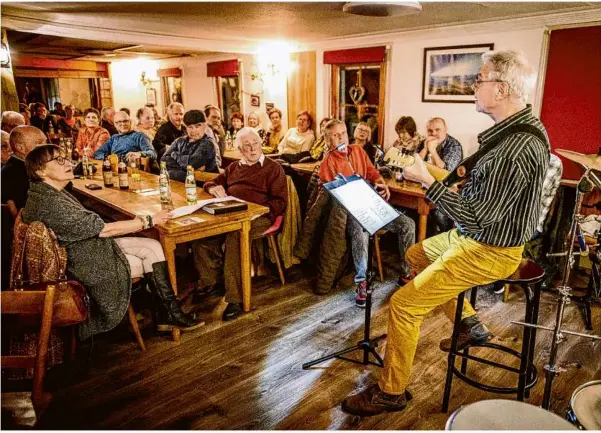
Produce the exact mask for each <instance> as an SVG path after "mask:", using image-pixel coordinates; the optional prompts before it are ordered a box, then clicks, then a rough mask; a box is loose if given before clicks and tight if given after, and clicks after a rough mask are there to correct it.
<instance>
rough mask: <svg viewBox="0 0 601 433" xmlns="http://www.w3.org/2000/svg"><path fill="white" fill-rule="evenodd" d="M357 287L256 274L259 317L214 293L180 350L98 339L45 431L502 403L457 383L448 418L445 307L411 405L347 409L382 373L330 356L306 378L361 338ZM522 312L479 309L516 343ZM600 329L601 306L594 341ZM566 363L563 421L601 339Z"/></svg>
mask: <svg viewBox="0 0 601 433" xmlns="http://www.w3.org/2000/svg"><path fill="white" fill-rule="evenodd" d="M385 259H386V262H387V263H388V264H389V265H390V266H389V267H387V269H386V271H387V276H388V278H389V280H388V281H386V282H385V283H378V284H377V286H376V290H375V295H374V297H375V307H374V314H373V329H374V332H373V335H379V334H381V333H384V332H385V331H386V323H387V313H388V307H387V300H388V298H389V297H390V295H391V294H392V293H394V291H395V290H396V287H395V285H394V281H395V280H396V277H397V272H396V271H395V270H394V269H393V267H394V265H393V263H392V261H393V259H394V257H392V256H387V255H386V256H385ZM351 285H352V279H351V276H350V275H347V276H345V278H344V279H343V280H342V282H341V285H340V286H339V289H338V290H336V291H334V292H333V293H332V294H331V295H329V296H316V295H314V294H313V292H312V291H311V284H310V281H308V280H307V279H306V278H300V279H299V278H297V281H296V282H293V283H289V284H287V285H286V286H285V287H281V286H280V284H279V282H278V280H277V278H275V277H267V278H263V279H255V280H253V293H254V296H253V306H254V310H253V311H252V312H250V313H248V314H246V315H244V316H242V317H241V318H239V319H237V320H235V321H233V322H228V323H224V322H222V321H221V320H219V316H220V313H221V311H222V309H223V307H224V305H223V304H222V303H221V301H220V300H219V299H216V298H211V300H212V302H210V303H207V304H206V305H205V306H204V311H205V316H206V317H207V325H206V326H204V327H203V328H201V329H200V330H198V331H195V332H191V333H188V334H183V335H182V342H181V344H179V345H177V344H174V343H173V342H171V341H170V340H169V338H168V337H167V336H154V335H152V332H151V329H150V327H148V328H147V329H146V332H145V337H146V346H147V351H146V352H141V351H140V350H139V349H138V348H137V346H136V344H135V341H134V339H133V337H132V336H131V335H130V334H129V333H128V332H127V328H125V327H123V328H122V329H117V330H115V331H113V332H111V333H108V334H105V335H103V336H102V337H100V338H97V339H96V341H95V347H94V351H93V357H92V360H91V363H90V370H89V375H88V378H87V379H83V380H81V381H79V382H78V383H75V384H71V385H70V386H63V387H62V388H61V389H59V390H57V391H55V392H54V399H53V401H52V403H51V405H50V407H49V408H48V410H47V412H46V414H45V416H44V418H43V419H42V421H41V425H40V428H44V429H158V428H160V429H210V430H218V429H296V430H314V429H368V430H371V429H382V430H399V429H444V425H445V422H446V420H447V418H448V415H449V414H450V413H451V412H452V411H454V410H455V409H457V408H458V407H459V406H460V405H463V404H468V403H472V402H476V401H479V400H482V399H488V398H504V397H499V396H495V395H493V394H488V393H486V392H483V391H479V390H475V389H472V388H470V387H469V386H467V385H466V384H463V383H461V382H459V381H458V380H455V381H454V383H453V394H452V398H451V406H450V411H449V414H444V413H441V412H440V403H441V399H442V390H443V383H444V375H445V367H446V356H445V355H444V354H443V353H442V352H441V351H440V350H439V349H438V343H439V340H440V339H441V338H444V337H447V336H449V335H450V333H451V325H450V323H449V322H448V320H447V319H446V317H445V316H444V314H443V313H442V311H441V310H440V309H436V310H434V311H433V312H432V313H431V314H430V315H429V316H428V317H427V318H426V320H425V322H424V325H423V327H422V330H421V338H420V342H419V347H418V350H417V355H416V359H415V365H414V368H413V379H412V383H411V385H410V387H409V389H410V390H411V391H412V393H413V395H414V399H413V401H412V402H411V403H410V404H409V406H408V408H407V409H406V410H405V411H403V412H401V413H394V414H385V415H380V416H376V417H370V418H359V417H355V416H351V415H347V414H345V413H343V412H342V411H341V409H340V402H341V401H342V400H343V399H344V397H345V396H347V395H348V394H350V393H353V392H355V391H357V390H361V389H363V388H364V387H366V386H367V385H368V384H369V383H371V382H372V381H373V380H375V378H376V377H377V374H378V370H379V369H378V368H377V367H375V366H369V367H364V366H362V365H356V364H353V363H349V362H344V361H341V360H333V361H329V362H328V363H325V364H323V365H322V366H320V367H317V368H314V369H313V370H310V371H304V370H302V369H301V364H302V363H303V362H306V361H308V360H311V359H314V358H316V357H320V356H323V355H325V354H328V353H330V352H332V351H335V350H339V349H341V348H344V347H347V346H349V345H352V344H354V343H355V342H357V341H358V340H360V339H361V337H362V329H363V328H362V324H363V310H360V309H358V308H357V307H355V306H354V294H353V292H352V291H351V290H342V288H343V287H351ZM499 298H500V295H499ZM555 306H556V302H555V295H552V294H550V293H544V295H543V299H542V301H541V308H540V323H542V324H545V325H549V326H552V325H553V323H554V315H555ZM213 307H215V308H213ZM523 308H524V302H523V296H522V295H521V293H519V292H518V290H514V291H513V292H512V295H511V298H510V302H509V303H507V304H503V303H502V302H496V303H494V302H490V297H489V298H488V299H484V302H482V303H481V306H480V307H479V313H480V315H481V317H482V318H483V319H484V320H485V321H486V323H487V324H489V327H490V328H491V330H492V331H493V332H494V333H495V335H496V337H495V341H497V342H502V343H503V344H507V345H510V346H512V347H514V348H518V347H519V344H520V342H521V337H520V332H521V328H520V327H518V326H515V325H512V324H510V323H509V321H510V320H520V319H522V318H523ZM600 322H601V317H600V311H599V305H596V306H595V307H594V311H593V323H594V326H595V333H596V334H599V329H600V328H601V324H600ZM566 325H567V327H568V328H570V329H573V330H580V331H583V330H584V325H583V322H582V319H581V315H580V312H579V310H578V308H577V307H576V306H575V305H570V306H568V307H567V310H566ZM550 337H551V335H550V333H546V332H539V334H538V338H537V347H536V355H535V362H536V366H537V368H538V371H539V373H540V374H542V367H543V365H544V364H545V363H546V362H547V358H548V350H549V346H550V344H549V342H550ZM384 345H385V342H384V343H383V345H382V349H383V347H384ZM382 349H381V350H380V353H383V350H382ZM496 359H503V357H502V356H500V357H497V358H496ZM559 359H560V360H562V361H563V363H564V365H565V367H566V369H567V371H566V372H565V373H563V374H562V375H560V376H559V377H558V378H556V379H555V382H554V392H553V403H552V409H553V411H554V412H555V413H557V414H559V415H562V416H563V414H564V411H565V409H566V408H567V406H568V403H569V398H570V396H571V393H572V392H573V390H574V389H575V388H576V387H577V386H579V385H581V384H582V383H585V382H588V381H591V380H593V379H600V378H601V344H600V343H596V344H593V343H591V342H590V341H589V340H585V339H580V338H576V337H568V338H567V341H566V342H565V343H563V344H562V346H561V349H560V353H559ZM516 365H517V363H516ZM468 371H469V368H468ZM471 371H472V372H474V373H475V374H476V376H479V377H487V378H488V379H490V380H491V381H493V380H494V381H498V382H500V383H509V382H511V381H512V379H511V376H510V373H506V374H499V373H496V372H495V373H491V370H490V369H489V368H488V367H480V366H478V367H477V368H473V367H472V368H471ZM543 386H544V380H540V381H539V383H538V384H537V385H536V386H535V387H534V389H533V392H532V394H531V398H530V400H529V401H530V403H532V404H535V405H540V404H541V401H542V391H543ZM505 398H507V397H505Z"/></svg>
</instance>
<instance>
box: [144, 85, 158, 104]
mask: <svg viewBox="0 0 601 433" xmlns="http://www.w3.org/2000/svg"><path fill="white" fill-rule="evenodd" d="M146 103H147V104H154V105H155V106H156V103H157V91H156V90H155V89H152V88H150V89H146Z"/></svg>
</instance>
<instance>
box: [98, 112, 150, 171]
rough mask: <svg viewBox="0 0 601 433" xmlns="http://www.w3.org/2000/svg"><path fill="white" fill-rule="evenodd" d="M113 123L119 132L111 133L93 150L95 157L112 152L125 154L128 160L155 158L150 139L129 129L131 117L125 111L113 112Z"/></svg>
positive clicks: (99, 157)
mask: <svg viewBox="0 0 601 433" xmlns="http://www.w3.org/2000/svg"><path fill="white" fill-rule="evenodd" d="M115 125H116V126H117V131H118V132H119V134H117V135H113V136H112V137H111V138H109V139H108V141H107V142H106V143H104V144H103V145H102V147H101V148H100V149H98V150H97V151H96V152H94V158H95V159H104V157H105V156H108V155H110V154H112V153H114V154H116V155H126V157H127V159H128V161H129V160H131V159H138V158H140V157H142V156H144V157H147V158H150V159H156V157H157V154H156V153H155V151H154V149H153V148H152V144H151V143H150V139H149V138H148V137H147V136H146V135H144V134H142V133H141V132H136V131H133V130H132V129H131V119H130V118H129V116H128V115H127V113H125V112H123V111H119V112H118V113H115Z"/></svg>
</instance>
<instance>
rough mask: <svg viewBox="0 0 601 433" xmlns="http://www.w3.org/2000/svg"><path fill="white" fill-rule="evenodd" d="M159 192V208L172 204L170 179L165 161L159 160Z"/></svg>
mask: <svg viewBox="0 0 601 433" xmlns="http://www.w3.org/2000/svg"><path fill="white" fill-rule="evenodd" d="M159 192H160V197H161V208H163V209H165V208H168V207H170V206H172V203H171V181H170V179H169V172H168V171H167V163H166V162H165V161H161V174H160V175H159Z"/></svg>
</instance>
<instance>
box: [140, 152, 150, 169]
mask: <svg viewBox="0 0 601 433" xmlns="http://www.w3.org/2000/svg"><path fill="white" fill-rule="evenodd" d="M140 168H141V169H142V170H143V171H146V172H148V173H150V158H149V157H147V156H142V157H140Z"/></svg>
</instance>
